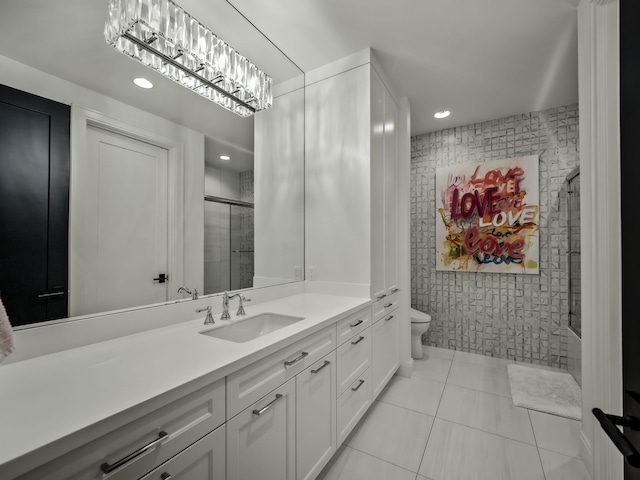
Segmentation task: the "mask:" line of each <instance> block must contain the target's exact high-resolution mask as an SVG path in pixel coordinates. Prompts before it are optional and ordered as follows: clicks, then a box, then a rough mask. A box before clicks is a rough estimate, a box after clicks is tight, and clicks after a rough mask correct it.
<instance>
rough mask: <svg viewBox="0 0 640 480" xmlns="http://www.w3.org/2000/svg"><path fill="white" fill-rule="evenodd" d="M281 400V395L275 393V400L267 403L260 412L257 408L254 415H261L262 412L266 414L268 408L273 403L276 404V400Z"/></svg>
mask: <svg viewBox="0 0 640 480" xmlns="http://www.w3.org/2000/svg"><path fill="white" fill-rule="evenodd" d="M281 398H282V394H281V393H276V398H274V399H273V400H271V401H270V402H269V403H267V404H266V405H265V406H264V407H262V408H261V409H260V410H258V409H257V408H256V409H255V410H254V411H253V414H254V415H262V414H263V413H264V412H266V411H267V410H269V408H271V405H273V404H274V403H276V402H277V401H278V400H280V399H281Z"/></svg>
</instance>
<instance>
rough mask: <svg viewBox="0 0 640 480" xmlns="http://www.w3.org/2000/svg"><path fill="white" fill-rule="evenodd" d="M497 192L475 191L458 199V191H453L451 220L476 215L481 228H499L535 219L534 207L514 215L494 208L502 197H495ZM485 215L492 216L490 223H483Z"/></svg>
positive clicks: (491, 190)
mask: <svg viewBox="0 0 640 480" xmlns="http://www.w3.org/2000/svg"><path fill="white" fill-rule="evenodd" d="M497 192H498V188H497V187H491V188H487V189H486V190H485V193H484V195H482V194H480V192H479V191H478V190H475V191H474V192H473V193H470V192H469V193H465V194H464V195H463V196H462V198H460V192H459V190H458V189H455V190H454V191H453V194H452V195H451V218H452V219H459V218H470V217H473V216H474V215H475V214H476V213H477V214H478V217H479V222H480V223H479V225H480V226H481V227H488V226H491V225H493V226H495V227H501V226H503V225H504V224H506V223H508V224H509V226H513V225H514V224H515V223H516V222H517V221H520V224H523V223H526V222H531V221H533V220H534V219H535V218H536V209H535V207H525V208H523V209H522V210H519V211H517V212H515V213H513V212H511V211H509V212H502V211H500V210H499V209H498V208H497V206H496V200H500V199H501V198H502V197H500V196H498V195H496V193H497ZM486 213H488V214H489V215H492V219H491V222H485V221H484V216H485V214H486Z"/></svg>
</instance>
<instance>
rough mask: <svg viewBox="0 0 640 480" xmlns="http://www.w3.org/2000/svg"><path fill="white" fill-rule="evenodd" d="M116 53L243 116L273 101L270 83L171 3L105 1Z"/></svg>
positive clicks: (108, 36) (107, 36) (106, 31)
mask: <svg viewBox="0 0 640 480" xmlns="http://www.w3.org/2000/svg"><path fill="white" fill-rule="evenodd" d="M108 8H109V19H108V20H107V22H106V23H105V28H104V36H105V39H106V40H107V43H108V44H109V45H111V46H112V47H114V48H115V49H116V50H119V51H120V52H122V53H124V54H126V55H128V56H130V57H131V58H134V59H136V60H138V61H139V62H141V63H143V64H144V65H146V66H148V67H150V68H153V69H154V70H156V71H158V72H160V73H162V74H163V75H165V76H166V77H169V78H170V79H172V80H174V81H175V82H177V83H179V84H180V85H182V86H185V87H187V88H189V89H191V90H193V91H194V92H197V93H199V94H200V95H202V96H203V97H205V98H207V99H209V100H211V101H213V102H215V103H217V104H218V105H220V106H222V107H224V108H226V109H227V110H230V111H232V112H233V113H235V114H237V115H240V116H241V117H248V116H250V115H253V114H254V113H255V112H256V111H258V110H263V109H265V108H269V107H270V106H271V104H272V103H273V95H272V93H271V85H272V82H273V80H272V79H271V77H269V76H268V75H267V74H265V73H264V72H263V71H262V70H260V69H259V68H258V67H256V66H255V65H254V64H252V63H251V62H249V61H248V60H247V59H246V58H245V57H243V56H242V55H240V54H239V53H238V52H236V51H235V50H234V49H233V48H232V47H230V46H229V44H227V43H226V42H225V41H224V40H222V39H220V38H219V37H217V36H216V35H215V34H214V33H212V32H211V31H210V30H209V29H208V28H207V27H205V26H204V25H202V24H201V23H199V22H198V21H197V20H196V19H195V18H193V17H192V16H191V15H189V14H188V13H187V12H185V11H184V10H183V9H182V8H181V7H180V6H178V5H176V4H175V3H174V2H172V1H171V0H109V3H108Z"/></svg>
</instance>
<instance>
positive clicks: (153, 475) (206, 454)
mask: <svg viewBox="0 0 640 480" xmlns="http://www.w3.org/2000/svg"><path fill="white" fill-rule="evenodd" d="M224 433H225V426H224V425H222V426H221V427H218V428H217V429H216V430H214V431H213V432H211V433H210V434H209V435H207V436H205V437H204V438H202V439H200V440H198V441H197V442H196V443H194V444H193V445H191V446H190V447H189V448H187V449H186V450H183V451H182V452H180V453H179V454H178V455H176V456H175V457H173V458H172V459H171V460H169V461H167V462H165V463H163V464H162V465H160V466H159V467H158V468H156V469H155V470H153V471H152V472H149V473H148V474H147V475H145V476H144V477H142V478H141V479H140V480H165V479H166V480H168V479H171V480H224V479H225V474H226V471H225V454H224V453H225V452H224V449H225V435H224Z"/></svg>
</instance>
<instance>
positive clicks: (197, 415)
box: [20, 379, 225, 480]
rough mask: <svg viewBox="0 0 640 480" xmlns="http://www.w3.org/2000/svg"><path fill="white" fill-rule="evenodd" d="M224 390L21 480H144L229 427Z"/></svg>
mask: <svg viewBox="0 0 640 480" xmlns="http://www.w3.org/2000/svg"><path fill="white" fill-rule="evenodd" d="M224 390H225V387H224V379H220V380H218V381H217V382H215V383H213V384H211V385H208V386H207V387H204V388H202V389H200V390H198V391H196V392H193V393H191V394H189V395H187V396H185V397H183V398H181V399H180V400H178V401H175V402H173V403H170V404H169V405H166V406H164V407H162V408H160V409H158V410H156V411H154V412H152V413H149V414H148V415H145V416H143V417H141V418H139V419H138V420H135V421H134V422H131V423H129V424H127V425H125V426H123V427H120V428H118V429H117V430H114V431H113V432H110V433H108V434H106V435H104V436H103V437H100V438H98V439H97V440H94V441H92V442H89V443H87V444H86V445H84V446H82V447H80V448H78V449H76V450H74V451H72V452H69V453H68V454H66V455H63V456H62V457H59V458H57V459H55V460H53V461H52V462H49V463H47V464H45V465H43V466H41V467H39V468H38V469H36V470H33V471H31V472H28V473H26V474H25V475H24V476H22V477H20V478H21V479H22V480H29V479H34V478H37V479H39V480H45V479H46V480H103V479H104V480H106V479H109V480H131V479H133V478H140V477H141V476H143V475H145V474H146V473H148V472H150V471H151V470H153V469H154V468H156V467H157V466H158V465H160V464H162V463H163V462H165V461H167V460H168V459H170V458H171V457H173V456H174V455H176V454H177V453H179V452H181V451H182V450H184V449H185V448H187V447H188V446H189V445H191V444H193V443H195V442H196V441H197V440H199V439H201V438H202V437H204V436H205V435H207V434H208V433H210V432H211V431H213V430H214V429H215V428H216V427H219V426H220V425H222V424H223V423H224V420H225V416H224V412H225V394H224ZM163 432H164V433H163ZM145 447H148V448H145ZM136 453H138V455H135V454H136ZM127 457H129V460H128V461H125V459H126V458H127ZM118 465H119V466H118Z"/></svg>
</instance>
